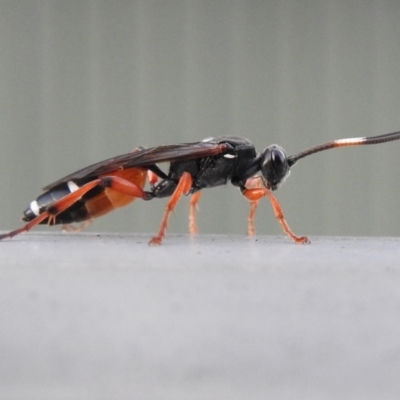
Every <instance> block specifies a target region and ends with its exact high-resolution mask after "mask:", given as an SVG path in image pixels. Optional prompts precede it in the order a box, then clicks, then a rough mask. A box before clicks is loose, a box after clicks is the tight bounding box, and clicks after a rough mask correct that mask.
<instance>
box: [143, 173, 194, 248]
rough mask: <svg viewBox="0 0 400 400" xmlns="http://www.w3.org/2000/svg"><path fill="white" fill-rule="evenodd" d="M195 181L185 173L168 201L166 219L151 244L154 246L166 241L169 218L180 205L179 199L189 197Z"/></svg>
mask: <svg viewBox="0 0 400 400" xmlns="http://www.w3.org/2000/svg"><path fill="white" fill-rule="evenodd" d="M192 183H193V179H192V176H191V175H190V174H189V172H184V173H183V174H182V176H181V177H180V179H179V183H178V185H177V187H176V189H175V191H174V193H173V194H172V197H171V199H170V200H169V201H168V203H167V206H166V208H165V213H164V217H163V219H162V221H161V225H160V229H159V231H158V234H157V235H156V236H154V237H153V238H152V239H151V240H150V242H149V244H154V245H160V244H161V242H162V240H163V239H164V236H165V234H166V232H167V228H168V221H169V216H170V214H171V212H172V211H174V209H175V207H176V205H177V204H178V201H179V199H180V198H181V197H182V195H188V194H189V192H190V189H191V187H192Z"/></svg>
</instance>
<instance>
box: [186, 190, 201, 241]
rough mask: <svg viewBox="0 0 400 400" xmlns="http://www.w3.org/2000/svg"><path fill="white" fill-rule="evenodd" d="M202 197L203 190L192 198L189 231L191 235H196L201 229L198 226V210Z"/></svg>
mask: <svg viewBox="0 0 400 400" xmlns="http://www.w3.org/2000/svg"><path fill="white" fill-rule="evenodd" d="M200 197H201V192H196V193H195V194H194V195H193V196H192V197H191V198H190V213H189V233H190V234H191V235H196V234H198V233H199V229H198V228H197V220H196V212H197V210H198V209H199V200H200Z"/></svg>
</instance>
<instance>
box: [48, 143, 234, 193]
mask: <svg viewBox="0 0 400 400" xmlns="http://www.w3.org/2000/svg"><path fill="white" fill-rule="evenodd" d="M229 149H230V146H229V145H228V144H226V143H216V142H212V141H210V142H196V143H184V144H176V145H175V144H174V145H166V146H158V147H152V148H150V149H143V150H136V151H134V152H132V153H128V154H122V155H120V156H116V157H112V158H109V159H107V160H104V161H100V162H98V163H96V164H93V165H89V166H88V167H86V168H82V169H80V170H79V171H76V172H73V173H72V174H69V175H67V176H65V177H64V178H61V179H59V180H58V181H56V182H53V183H51V184H50V185H47V186H46V187H44V188H43V190H50V189H52V188H54V187H56V186H58V185H59V184H61V183H65V182H68V181H71V180H77V179H83V178H89V177H98V176H100V175H105V174H108V173H110V172H114V171H116V170H118V169H127V168H133V167H146V166H150V165H154V164H158V163H162V162H171V161H180V160H190V159H194V158H202V157H210V156H216V155H219V154H225V153H227V152H228V150H229Z"/></svg>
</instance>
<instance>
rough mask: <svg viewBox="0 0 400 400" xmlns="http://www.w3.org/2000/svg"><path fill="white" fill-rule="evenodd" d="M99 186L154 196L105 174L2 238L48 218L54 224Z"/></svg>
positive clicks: (143, 196) (130, 194) (125, 193)
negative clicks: (59, 217)
mask: <svg viewBox="0 0 400 400" xmlns="http://www.w3.org/2000/svg"><path fill="white" fill-rule="evenodd" d="M98 186H100V187H104V188H109V189H112V190H113V191H115V192H118V193H121V194H124V195H126V196H131V197H134V198H141V199H143V200H150V199H152V198H153V196H152V195H151V194H149V193H148V192H145V191H144V190H143V189H142V188H141V187H139V186H138V185H136V184H134V183H132V182H129V181H128V180H126V179H123V178H120V177H118V176H105V177H102V178H98V179H94V180H93V181H91V182H88V183H87V184H85V185H83V186H82V187H80V188H79V189H77V190H75V191H74V192H72V193H70V194H68V195H66V196H64V197H63V198H61V199H60V200H57V201H56V202H55V203H53V204H52V205H51V206H49V207H47V209H46V210H45V211H43V212H42V213H41V214H40V215H38V216H37V217H36V218H34V219H33V220H32V221H30V222H28V223H27V224H26V225H24V226H23V227H22V228H19V229H16V230H14V231H11V232H8V233H4V234H2V235H0V240H2V239H5V238H12V237H14V236H15V235H19V234H20V233H22V232H28V231H29V230H31V229H32V228H34V227H35V226H36V225H39V224H40V223H41V222H43V221H45V220H46V219H48V224H49V225H54V224H55V223H56V221H57V215H58V214H60V213H62V212H63V211H65V210H67V209H68V208H69V207H71V206H72V205H73V204H75V203H76V202H77V201H78V200H79V199H81V198H82V196H84V195H85V194H86V193H87V192H89V190H91V189H93V188H95V187H98Z"/></svg>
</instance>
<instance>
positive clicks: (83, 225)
mask: <svg viewBox="0 0 400 400" xmlns="http://www.w3.org/2000/svg"><path fill="white" fill-rule="evenodd" d="M92 222H93V219H92V218H91V219H88V220H87V221H83V222H82V223H80V224H79V225H72V224H69V225H63V227H62V231H63V232H82V231H83V230H84V229H86V228H87V227H88V226H89V225H90V224H91V223H92Z"/></svg>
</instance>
